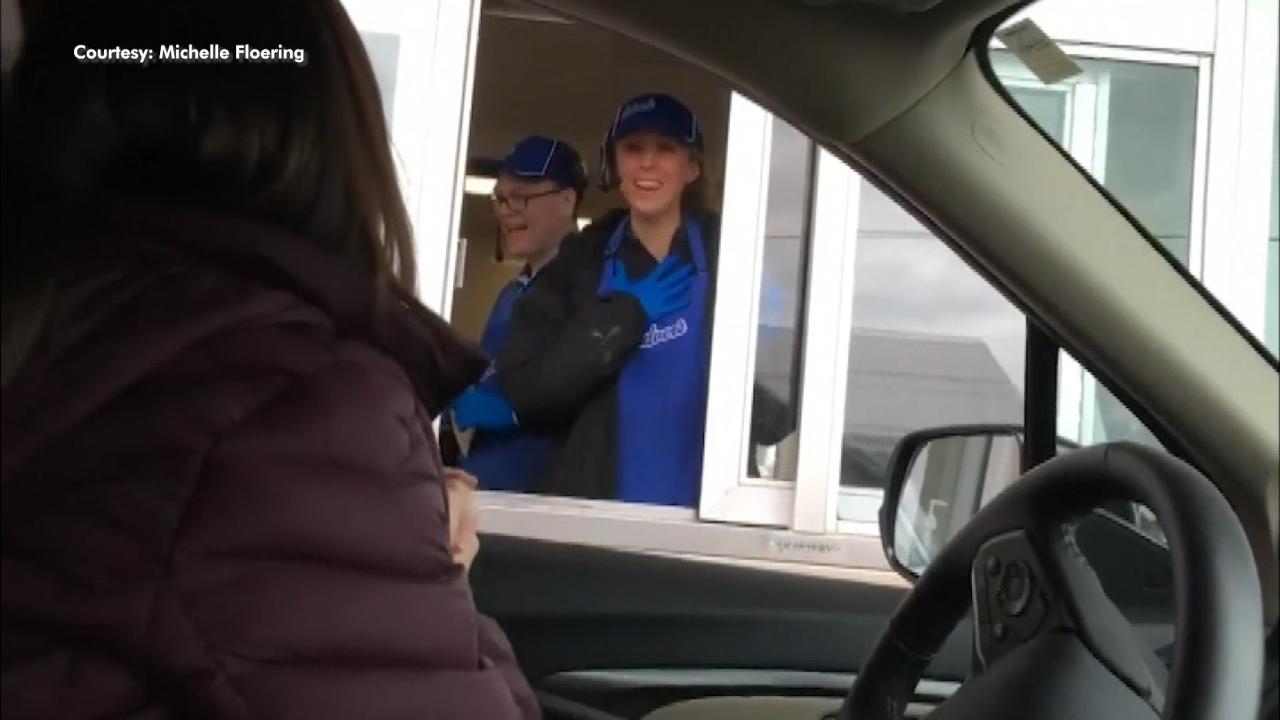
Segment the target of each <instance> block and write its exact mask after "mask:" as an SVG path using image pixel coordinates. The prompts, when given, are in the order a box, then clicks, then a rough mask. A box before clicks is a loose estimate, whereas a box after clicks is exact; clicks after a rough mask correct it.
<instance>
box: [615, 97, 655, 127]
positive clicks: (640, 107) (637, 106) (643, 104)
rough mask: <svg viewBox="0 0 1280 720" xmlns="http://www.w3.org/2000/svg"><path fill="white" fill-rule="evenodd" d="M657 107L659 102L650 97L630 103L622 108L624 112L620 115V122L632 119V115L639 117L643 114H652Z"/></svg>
mask: <svg viewBox="0 0 1280 720" xmlns="http://www.w3.org/2000/svg"><path fill="white" fill-rule="evenodd" d="M656 107H658V101H657V99H656V98H652V97H648V98H644V99H641V100H636V101H635V102H633V103H629V104H628V105H626V106H625V107H623V108H622V112H620V113H618V122H622V121H624V120H626V119H627V118H629V117H631V116H632V115H639V114H640V113H643V112H650V111H652V110H653V109H654V108H656Z"/></svg>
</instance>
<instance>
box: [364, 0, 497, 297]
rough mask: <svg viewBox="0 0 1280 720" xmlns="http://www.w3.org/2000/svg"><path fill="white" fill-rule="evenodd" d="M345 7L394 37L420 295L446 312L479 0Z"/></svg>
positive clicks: (367, 26) (369, 28)
mask: <svg viewBox="0 0 1280 720" xmlns="http://www.w3.org/2000/svg"><path fill="white" fill-rule="evenodd" d="M343 6H344V7H345V8H346V10H347V13H348V14H349V15H350V16H351V21H352V23H353V24H354V25H355V26H356V29H357V30H360V31H362V32H381V33H390V34H393V35H397V36H399V56H398V58H397V64H396V80H395V90H394V92H395V103H394V105H393V108H392V116H391V117H390V118H388V119H387V120H388V124H389V126H390V127H389V130H390V133H391V142H392V146H393V148H394V150H395V155H396V158H397V161H398V162H397V169H398V171H399V176H400V189H401V193H402V194H403V196H404V200H405V205H406V209H407V210H408V212H409V219H410V221H411V222H412V223H413V232H414V237H415V247H414V250H415V253H416V257H417V267H416V270H417V275H418V287H417V291H418V297H419V298H420V299H421V300H422V302H423V303H424V304H425V305H426V306H427V307H429V308H431V309H433V310H435V311H436V312H438V313H440V314H441V315H443V316H445V317H448V315H449V310H450V303H451V302H452V300H453V292H452V286H453V282H452V278H453V277H454V272H455V266H456V264H457V258H458V255H457V243H456V242H455V241H454V238H456V237H457V236H458V225H459V222H460V216H461V211H462V194H461V193H460V192H456V191H455V189H457V188H461V187H462V179H463V176H464V170H465V165H466V162H465V157H464V154H465V151H466V147H467V134H468V132H469V130H470V127H469V123H468V122H466V119H467V118H469V117H470V115H471V86H472V82H471V79H472V74H473V69H474V66H475V48H476V42H475V39H476V34H477V32H478V30H479V12H480V0H416V1H415V2H405V1H404V0H343Z"/></svg>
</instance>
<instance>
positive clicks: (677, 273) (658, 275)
mask: <svg viewBox="0 0 1280 720" xmlns="http://www.w3.org/2000/svg"><path fill="white" fill-rule="evenodd" d="M610 266H611V268H612V269H611V270H610V273H611V275H610V276H609V279H608V280H607V281H606V282H605V290H606V292H618V293H625V294H627V295H630V296H632V297H634V298H635V299H636V300H638V301H639V302H640V307H642V308H644V314H645V317H646V318H647V319H648V320H649V322H653V321H655V320H657V319H658V318H661V317H665V316H667V315H670V314H671V313H673V312H678V311H680V310H683V309H685V308H686V307H688V306H689V303H690V302H692V301H693V276H694V269H693V266H692V265H690V264H689V263H687V262H684V261H682V260H680V259H679V258H678V257H677V256H676V255H674V254H672V255H668V256H667V259H666V260H663V261H662V262H661V263H659V264H658V266H657V267H656V268H654V269H653V270H652V271H651V272H650V273H649V274H648V275H646V276H644V277H642V278H640V279H639V280H630V279H628V278H627V270H626V268H624V267H623V266H622V263H621V262H618V261H614V262H612V263H610Z"/></svg>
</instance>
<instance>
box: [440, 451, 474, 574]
mask: <svg viewBox="0 0 1280 720" xmlns="http://www.w3.org/2000/svg"><path fill="white" fill-rule="evenodd" d="M477 485H478V483H477V482H476V479H475V477H473V476H471V475H469V474H467V473H466V472H463V471H462V470H459V469H458V468H445V470H444V488H445V492H446V493H447V494H448V497H449V548H450V550H451V551H452V553H453V561H454V562H456V563H458V564H459V565H461V566H462V567H463V568H465V569H466V570H471V562H472V561H473V560H475V559H476V554H477V553H479V552H480V536H479V534H478V531H479V529H480V513H479V511H478V510H477V509H476V486H477Z"/></svg>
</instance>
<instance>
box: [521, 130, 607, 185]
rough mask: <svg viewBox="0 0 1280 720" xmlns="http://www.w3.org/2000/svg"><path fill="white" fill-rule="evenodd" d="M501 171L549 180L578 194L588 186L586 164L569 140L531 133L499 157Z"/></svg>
mask: <svg viewBox="0 0 1280 720" xmlns="http://www.w3.org/2000/svg"><path fill="white" fill-rule="evenodd" d="M501 172H504V173H507V174H509V175H511V176H513V177H516V178H518V179H520V180H529V181H537V180H550V181H552V182H554V183H556V184H557V185H559V186H560V187H563V188H572V189H574V190H577V191H578V192H579V193H581V192H582V190H583V189H584V188H586V186H587V167H586V165H584V164H583V163H582V157H581V156H579V155H578V151H577V150H574V149H573V146H571V145H570V144H569V143H567V142H565V141H563V140H557V139H555V138H549V137H544V136H542V135H530V136H529V137H527V138H525V139H523V140H521V141H520V142H518V143H516V146H515V147H514V148H512V149H511V152H510V153H508V154H507V156H506V157H505V158H503V160H502V167H501Z"/></svg>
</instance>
